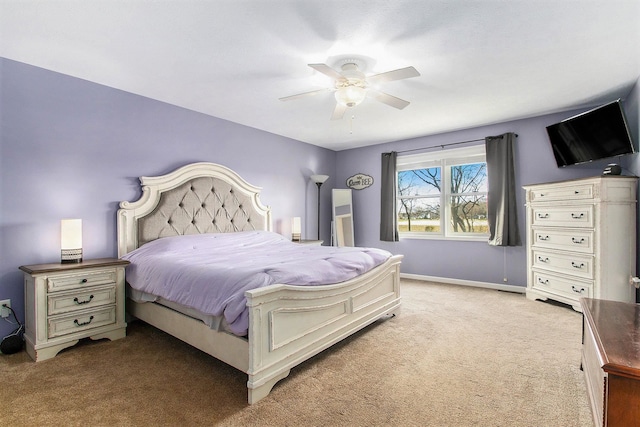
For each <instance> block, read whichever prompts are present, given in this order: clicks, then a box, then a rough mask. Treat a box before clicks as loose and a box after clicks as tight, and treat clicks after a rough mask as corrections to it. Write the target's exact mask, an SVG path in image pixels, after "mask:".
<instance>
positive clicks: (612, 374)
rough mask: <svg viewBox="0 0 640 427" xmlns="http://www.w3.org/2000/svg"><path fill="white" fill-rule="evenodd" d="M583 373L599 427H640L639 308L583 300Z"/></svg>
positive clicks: (609, 302) (624, 304) (627, 304)
mask: <svg viewBox="0 0 640 427" xmlns="http://www.w3.org/2000/svg"><path fill="white" fill-rule="evenodd" d="M580 304H581V305H582V312H583V314H584V330H583V338H582V343H583V344H582V369H583V370H584V374H585V379H586V383H587V392H588V393H589V400H590V403H591V411H592V413H593V419H594V422H595V424H596V425H598V426H609V427H618V426H624V427H630V426H640V304H631V303H625V302H617V301H606V300H599V299H592V298H582V299H581V300H580Z"/></svg>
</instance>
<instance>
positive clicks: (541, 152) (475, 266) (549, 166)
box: [336, 85, 640, 286]
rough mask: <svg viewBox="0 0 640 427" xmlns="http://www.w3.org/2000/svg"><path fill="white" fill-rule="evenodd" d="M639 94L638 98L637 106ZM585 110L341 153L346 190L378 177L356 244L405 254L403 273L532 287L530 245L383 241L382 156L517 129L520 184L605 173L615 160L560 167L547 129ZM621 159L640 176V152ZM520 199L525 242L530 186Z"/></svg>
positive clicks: (359, 194)
mask: <svg viewBox="0 0 640 427" xmlns="http://www.w3.org/2000/svg"><path fill="white" fill-rule="evenodd" d="M637 92H638V90H637V85H636V88H635V89H634V92H632V94H631V96H630V100H629V104H630V108H628V109H627V108H626V105H625V109H626V110H627V112H628V114H629V115H631V116H632V119H633V118H635V123H636V124H637V121H638V108H637V103H638V102H637V101H638V100H637V98H638V95H637ZM633 97H635V107H634V106H633V102H634V100H633V99H632V98H633ZM634 109H635V110H634ZM579 112H582V110H581V111H574V112H571V111H570V112H565V113H562V114H553V115H547V116H542V117H537V118H533V119H526V120H518V121H513V122H508V123H500V124H496V125H491V126H484V127H479V128H475V129H469V130H463V131H458V132H451V133H446V134H441V135H436V136H429V137H424V138H416V139H412V140H405V141H398V142H394V143H389V144H382V145H377V146H372V147H365V148H359V149H353V150H348V151H343V152H340V153H339V155H338V172H337V176H336V179H337V181H336V182H337V185H338V186H340V188H345V184H344V183H345V180H346V179H347V178H348V177H350V176H351V175H353V174H355V173H365V174H368V175H371V176H373V177H374V185H373V186H371V187H369V188H367V189H364V190H359V191H354V194H353V203H354V222H355V238H356V244H357V245H358V246H378V247H382V248H384V249H387V250H389V251H391V252H394V253H400V254H404V256H405V258H404V261H403V263H402V271H403V273H410V274H417V275H425V276H436V277H446V278H453V279H460V280H470V281H478V282H487V283H496V284H503V283H506V284H510V285H517V286H526V282H527V277H526V251H525V247H524V246H520V247H510V248H501V247H500V248H499V247H492V246H489V245H488V244H486V243H484V242H468V241H467V242H463V241H446V240H417V239H401V241H400V242H394V243H389V242H381V241H380V240H379V223H380V214H379V212H380V185H379V183H380V154H381V153H383V152H387V151H392V150H395V151H402V150H409V149H414V148H422V147H437V146H439V145H442V144H448V143H454V142H459V141H469V140H476V139H483V138H484V137H485V136H489V135H499V134H502V133H505V132H515V133H517V134H518V135H519V136H518V138H517V143H516V158H515V164H516V165H515V166H516V169H517V175H516V185H517V188H521V187H522V185H526V184H534V183H542V182H552V181H561V180H567V179H574V178H582V177H589V176H595V175H600V174H601V173H602V170H603V169H604V167H605V166H606V164H607V163H609V162H610V160H603V161H599V162H593V163H591V164H586V165H577V166H571V167H566V168H558V167H557V166H556V163H555V160H554V158H553V153H552V151H551V148H550V146H549V143H548V139H547V135H546V130H545V127H546V126H548V125H550V124H552V123H556V122H558V121H560V120H562V119H565V118H567V117H570V116H572V115H573V114H577V113H579ZM630 121H632V120H630ZM636 126H637V125H636ZM636 135H637V134H636ZM636 140H637V139H636ZM621 160H622V161H624V162H625V163H624V164H623V166H625V167H626V168H627V171H625V173H627V174H635V175H638V174H639V173H640V170H638V169H639V168H640V164H639V163H638V159H637V155H632V156H627V157H626V158H625V159H621ZM517 197H518V206H519V210H518V215H519V218H518V219H519V226H520V235H521V237H522V240H523V243H524V242H525V238H526V234H525V218H526V217H525V207H524V202H525V201H524V190H520V191H518V193H517ZM504 279H506V282H505V281H504Z"/></svg>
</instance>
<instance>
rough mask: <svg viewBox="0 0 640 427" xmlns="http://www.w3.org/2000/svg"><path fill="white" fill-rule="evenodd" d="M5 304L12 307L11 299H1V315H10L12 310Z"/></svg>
mask: <svg viewBox="0 0 640 427" xmlns="http://www.w3.org/2000/svg"><path fill="white" fill-rule="evenodd" d="M5 304H6V305H7V307H11V300H10V299H3V300H2V301H0V317H9V314H10V313H11V310H9V309H8V308H7V307H5V306H4V305H5Z"/></svg>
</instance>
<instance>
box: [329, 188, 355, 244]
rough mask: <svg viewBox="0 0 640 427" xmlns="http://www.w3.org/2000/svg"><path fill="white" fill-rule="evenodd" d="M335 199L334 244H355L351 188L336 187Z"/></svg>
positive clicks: (333, 197) (333, 198) (333, 195)
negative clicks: (341, 188)
mask: <svg viewBox="0 0 640 427" xmlns="http://www.w3.org/2000/svg"><path fill="white" fill-rule="evenodd" d="M332 201H333V209H332V212H333V227H332V228H333V236H332V237H333V245H334V246H355V239H354V237H353V206H352V200H351V190H340V189H336V188H334V189H333V191H332Z"/></svg>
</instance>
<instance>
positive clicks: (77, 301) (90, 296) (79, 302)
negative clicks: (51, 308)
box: [73, 295, 93, 305]
mask: <svg viewBox="0 0 640 427" xmlns="http://www.w3.org/2000/svg"><path fill="white" fill-rule="evenodd" d="M92 299H93V295H89V299H87V300H84V301H79V300H78V297H75V298H74V299H73V302H75V303H76V304H78V305H82V304H88V303H90V302H91V300H92Z"/></svg>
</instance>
